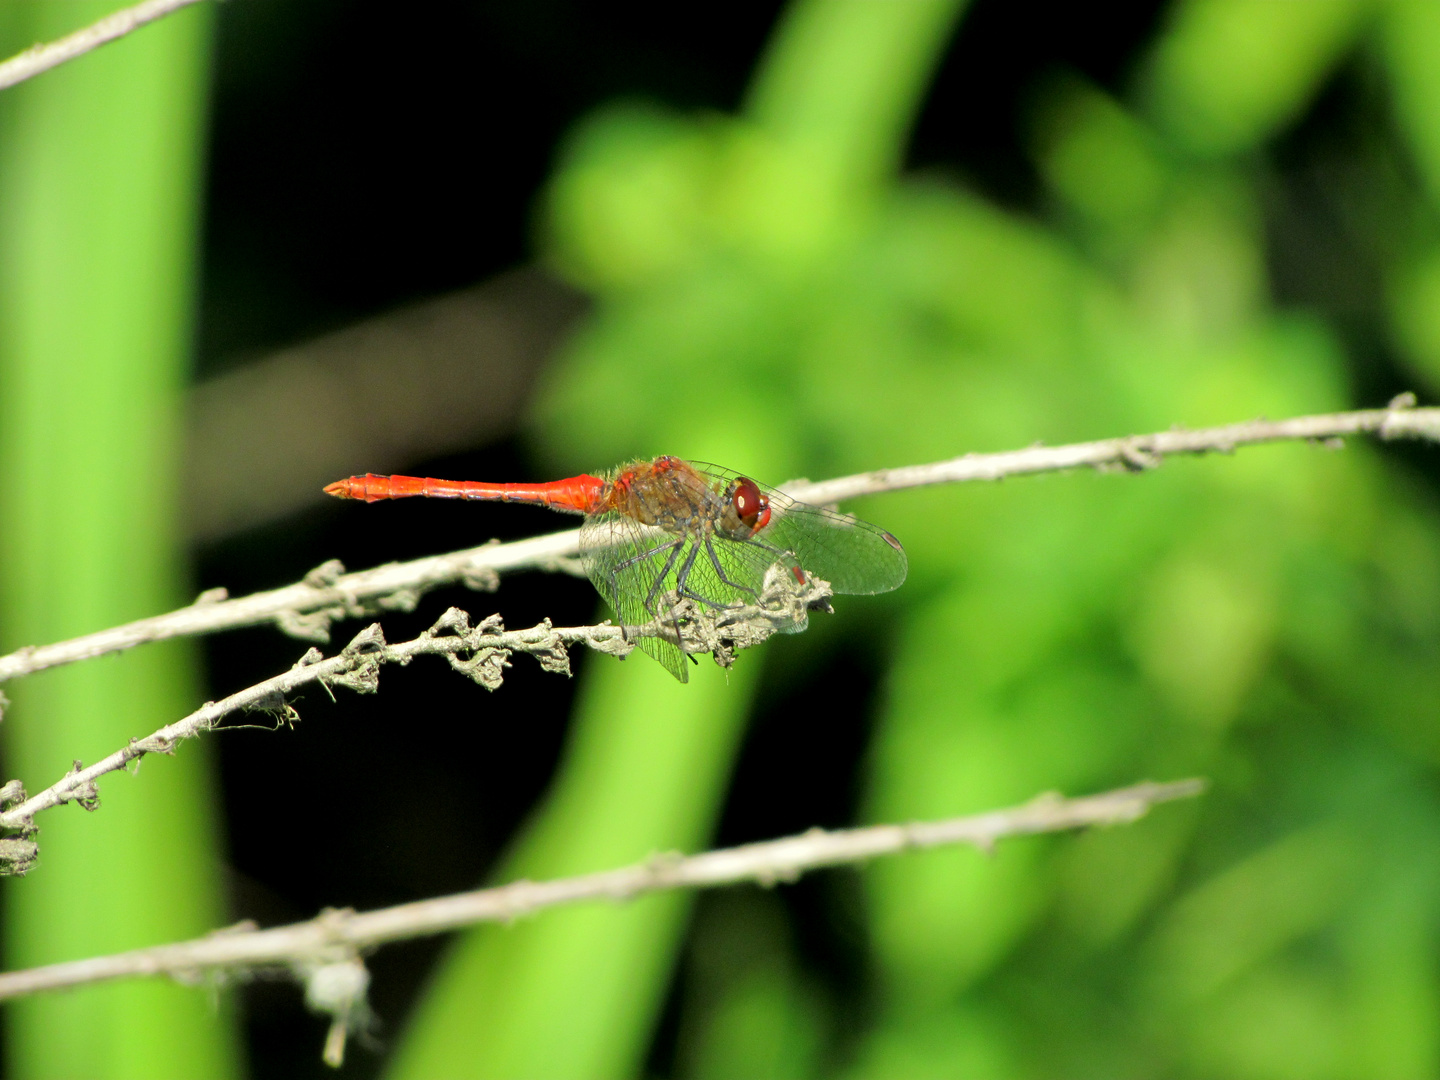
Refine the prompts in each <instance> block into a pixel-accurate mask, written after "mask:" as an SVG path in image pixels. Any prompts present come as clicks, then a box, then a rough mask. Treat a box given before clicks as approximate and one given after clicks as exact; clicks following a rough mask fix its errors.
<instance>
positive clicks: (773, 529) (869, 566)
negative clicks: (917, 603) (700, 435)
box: [690, 461, 909, 595]
mask: <svg viewBox="0 0 1440 1080" xmlns="http://www.w3.org/2000/svg"><path fill="white" fill-rule="evenodd" d="M690 464H691V465H692V466H694V467H695V469H696V470H697V471H698V472H701V473H703V474H704V475H705V476H707V477H709V478H710V479H711V480H712V481H713V482H715V483H717V484H719V485H720V489H721V490H724V489H725V488H727V487H728V486H729V485H730V484H731V483H732V482H733V481H735V480H736V479H737V478H738V475H739V474H737V473H734V472H731V471H730V470H729V469H723V468H720V467H718V466H715V465H710V464H708V463H706V462H700V461H692V462H691V463H690ZM757 486H758V487H759V488H760V490H761V491H762V492H763V493H764V494H765V496H766V497H767V498H768V499H769V500H770V523H769V524H768V525H766V526H765V528H763V529H761V530H760V531H759V532H758V533H756V534H755V536H754V538H753V539H752V540H751V541H750V542H749V543H748V544H726V545H725V546H726V547H755V546H761V547H764V548H767V549H769V550H770V551H772V552H782V553H786V554H788V555H790V556H791V557H792V558H793V559H794V560H795V562H796V563H798V564H799V565H800V566H802V567H803V568H804V569H806V570H808V571H809V572H810V573H811V574H813V575H814V576H816V577H818V578H823V579H824V580H826V581H828V582H829V583H830V586H831V588H833V589H834V590H835V591H836V592H837V593H846V594H849V595H868V594H870V593H882V592H890V591H891V590H892V589H898V588H899V587H900V586H901V585H902V584H903V583H904V581H905V575H906V573H907V572H908V570H909V562H908V560H907V559H906V558H905V549H904V548H903V547H901V546H900V541H899V540H896V539H895V537H893V536H891V535H890V534H889V533H888V532H886V531H885V530H884V529H879V528H876V527H875V526H874V525H871V524H870V523H869V522H866V521H861V520H860V519H859V518H857V517H855V516H853V515H851V514H839V513H836V512H835V511H833V510H826V509H825V508H824V507H820V506H811V505H809V504H808V503H802V502H796V501H795V500H794V499H792V498H790V497H789V496H788V495H786V494H784V493H783V492H779V491H776V490H774V489H773V488H768V487H766V486H765V485H764V484H760V485H757ZM770 561H771V562H773V561H774V556H773V555H772V557H771V558H770ZM766 565H767V566H768V565H769V563H768V562H767V564H766Z"/></svg>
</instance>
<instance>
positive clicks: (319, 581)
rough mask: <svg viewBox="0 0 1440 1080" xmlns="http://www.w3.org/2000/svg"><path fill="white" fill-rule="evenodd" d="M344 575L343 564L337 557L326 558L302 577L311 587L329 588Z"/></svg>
mask: <svg viewBox="0 0 1440 1080" xmlns="http://www.w3.org/2000/svg"><path fill="white" fill-rule="evenodd" d="M344 576H345V564H344V563H342V562H341V561H340V560H339V559H326V560H325V561H324V562H323V563H321V564H320V565H319V566H317V567H315V569H313V570H311V571H310V572H309V573H308V574H306V575H305V577H304V578H303V579H302V580H303V581H304V582H305V584H306V585H309V586H310V587H311V588H312V589H329V588H331V587H332V586H334V584H335V583H336V582H337V581H339V580H340V579H341V578H342V577H344Z"/></svg>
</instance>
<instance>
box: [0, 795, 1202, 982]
mask: <svg viewBox="0 0 1440 1080" xmlns="http://www.w3.org/2000/svg"><path fill="white" fill-rule="evenodd" d="M1203 789H1204V782H1203V781H1200V780H1180V781H1177V782H1175V783H1169V784H1155V783H1143V784H1136V785H1135V786H1133V787H1128V788H1122V789H1119V790H1117V791H1110V792H1106V793H1105V794H1102V795H1091V796H1087V797H1085V798H1078V799H1064V798H1061V797H1060V796H1058V795H1043V796H1041V797H1040V798H1038V799H1034V800H1032V801H1031V802H1028V803H1025V804H1023V805H1021V806H1016V807H1013V808H1011V809H1008V810H996V811H992V812H990V813H986V814H977V815H973V816H970V817H957V818H949V819H947V820H943V821H932V822H917V823H914V824H910V825H874V826H871V827H869V828H862V829H844V830H838V831H835V832H827V831H825V830H823V829H811V830H810V831H808V832H805V833H801V834H800V835H798V836H790V837H786V838H784V839H781V840H770V841H766V842H764V843H757V844H746V845H744V846H741V847H735V848H725V849H721V850H719V851H710V852H706V853H705V854H703V855H692V856H688V857H687V856H682V855H678V854H670V855H661V856H656V857H654V858H651V859H649V860H647V861H646V862H643V863H637V864H635V865H633V866H627V867H624V868H621V869H618V870H607V871H604V872H601V873H596V874H585V875H583V876H580V877H572V878H561V879H559V880H555V881H543V882H531V881H516V882H513V883H511V884H509V885H502V886H500V887H498V888H490V889H479V890H476V891H474V892H467V893H458V894H455V895H452V896H441V897H435V898H433V899H429V900H420V901H417V902H415V903H411V904H401V905H399V906H397V907H391V908H382V909H380V910H378V911H368V912H364V913H361V914H357V913H355V912H353V911H327V912H325V913H324V914H322V915H321V916H320V917H318V918H316V919H311V920H309V921H308V922H303V923H295V924H292V925H290V926H280V927H275V928H273V929H270V930H256V929H251V928H248V927H246V926H243V925H242V926H241V927H236V928H232V929H230V930H225V931H221V932H217V933H214V934H211V935H210V936H208V937H204V938H197V939H195V940H193V941H185V942H179V943H176V944H171V945H160V946H156V947H154V948H149V949H136V950H134V951H133V952H126V953H118V954H115V955H113V956H100V957H94V958H92V959H88V960H74V961H70V962H68V963H63V964H51V965H49V966H47V967H40V968H32V969H29V970H25V971H12V972H8V973H5V974H0V999H5V998H13V997H19V996H22V995H25V994H33V993H35V992H37V991H41V990H57V989H61V988H65V987H73V986H80V985H83V984H86V983H95V982H102V981H106V980H110V979H121V978H129V977H135V976H142V975H170V976H174V977H176V978H180V979H184V980H186V981H193V980H196V979H200V978H204V977H205V976H207V975H210V974H214V973H217V972H218V973H224V972H232V971H237V970H239V971H244V970H251V969H255V968H262V967H276V966H279V967H284V968H287V969H290V970H292V971H300V972H307V971H311V970H314V969H315V968H316V966H317V965H318V966H320V967H321V968H322V969H323V968H325V967H327V966H330V965H334V964H346V963H354V960H355V958H356V957H357V956H358V953H359V951H360V950H363V949H369V948H373V947H375V946H378V945H382V944H385V943H387V942H393V941H403V940H406V939H410V938H416V937H423V936H427V935H430V934H439V933H444V932H445V931H449V930H455V929H457V928H459V927H462V926H469V925H471V924H474V923H480V922H508V921H510V920H512V919H515V918H518V917H520V916H522V915H532V914H534V913H536V912H539V911H543V910H545V909H547V908H552V907H558V906H561V905H564V904H575V903H581V902H584V901H589V900H617V901H618V900H628V899H630V898H632V897H635V896H639V895H641V894H643V893H649V892H655V891H657V890H661V889H683V888H712V887H714V886H717V885H731V884H735V883H737V882H743V881H754V882H759V883H760V884H762V885H771V884H774V883H775V882H777V881H793V880H794V879H795V878H797V877H799V876H800V875H801V874H802V873H804V872H806V871H807V870H814V869H817V868H819V867H825V866H837V865H840V864H844V863H856V862H863V861H864V860H867V859H872V858H875V857H877V856H880V855H891V854H895V853H897V852H902V851H908V850H912V849H917V848H931V847H940V846H945V845H954V844H971V845H973V846H975V847H978V848H981V849H982V850H989V849H990V848H991V847H992V846H993V845H994V844H995V843H996V842H997V841H998V840H1001V839H1003V838H1005V837H1009V836H1027V835H1032V834H1035V833H1046V832H1058V831H1062V830H1066V829H1077V828H1084V827H1086V826H1091V825H1116V824H1124V823H1127V822H1131V821H1134V820H1136V819H1137V818H1139V817H1142V816H1143V815H1144V814H1145V813H1146V811H1148V810H1149V808H1150V807H1151V806H1153V805H1155V804H1156V803H1161V802H1167V801H1170V800H1174V799H1184V798H1190V797H1192V796H1194V795H1197V794H1199V793H1200V792H1201V791H1202V790H1203ZM351 1001H352V1002H353V995H352V997H351Z"/></svg>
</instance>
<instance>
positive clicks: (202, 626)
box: [0, 395, 1440, 682]
mask: <svg viewBox="0 0 1440 1080" xmlns="http://www.w3.org/2000/svg"><path fill="white" fill-rule="evenodd" d="M1413 404H1414V398H1413V397H1412V396H1410V395H1401V396H1400V397H1399V398H1397V399H1396V400H1395V401H1393V402H1391V404H1390V406H1389V407H1388V408H1385V409H1363V410H1360V411H1357V412H1343V413H1327V414H1324V415H1318V416H1301V417H1295V418H1293V419H1290V420H1275V421H1270V420H1252V421H1248V422H1245V423H1240V424H1228V425H1225V426H1223V427H1214V428H1202V429H1199V430H1196V431H1185V430H1180V429H1176V430H1172V431H1161V432H1155V433H1152V434H1149V435H1129V436H1125V437H1123V438H1118V439H1105V440H1101V441H1099V442H1088V443H1073V444H1071V445H1068V446H1054V447H1043V446H1036V447H1030V448H1028V449H1025V450H1009V451H1004V452H1001V453H994V454H966V455H965V456H964V457H959V458H954V459H951V460H949V461H940V462H935V463H933V464H930V465H912V466H907V467H903V468H897V469H884V470H879V471H876V472H869V473H860V474H857V475H855V476H846V477H840V478H838V479H835V480H826V481H823V482H821V483H808V482H807V483H799V482H797V483H793V484H787V485H785V492H786V494H788V495H790V496H791V497H793V498H796V499H799V500H801V501H803V502H813V503H822V504H823V503H834V502H839V501H841V500H843V499H851V498H855V497H856V496H859V495H874V494H879V493H881V492H886V491H900V490H903V489H906V488H913V487H924V486H927V485H930V484H950V483H960V482H964V481H972V480H1001V479H1004V478H1005V477H1007V476H1023V475H1028V474H1032V473H1041V472H1057V471H1063V470H1066V469H1075V468H1093V469H1100V470H1110V469H1115V470H1126V471H1130V472H1140V471H1145V470H1148V469H1151V468H1154V467H1155V466H1157V465H1159V464H1160V463H1161V461H1163V460H1164V459H1165V458H1166V457H1169V456H1171V455H1175V454H1208V453H1229V452H1230V451H1232V450H1234V449H1236V448H1237V447H1241V446H1253V445H1255V444H1257V443H1266V442H1279V441H1284V440H1291V439H1305V440H1310V441H1318V442H1326V443H1331V442H1333V440H1336V439H1340V438H1343V437H1344V436H1346V435H1359V434H1374V435H1378V436H1379V437H1380V438H1382V439H1387V440H1389V439H1424V440H1427V441H1430V442H1440V408H1425V409H1416V408H1412V407H1411V406H1412V405H1413ZM578 539H579V533H578V530H573V529H572V530H567V531H565V532H559V533H551V534H549V535H546V536H538V537H534V538H532V539H529V540H521V541H518V542H516V543H512V544H487V545H484V546H482V547H478V548H470V549H467V550H464V551H455V552H451V553H449V554H446V555H433V556H430V557H428V558H424V559H416V560H414V561H412V562H406V563H389V564H386V565H384V566H378V567H375V568H374V569H371V570H363V571H359V572H356V573H353V574H350V573H346V572H345V568H344V567H343V566H341V565H340V563H339V562H337V561H331V562H329V563H326V564H325V565H323V566H320V567H317V568H316V569H315V570H313V571H311V572H310V574H308V575H306V578H305V580H304V581H302V582H299V583H297V584H294V585H287V586H285V587H283V588H280V589H271V590H269V591H267V592H260V593H252V594H251V595H249V596H245V597H240V598H237V599H234V600H230V599H226V598H225V594H224V590H214V591H213V592H211V593H206V594H203V595H202V596H201V597H200V599H199V600H197V601H196V602H195V603H194V604H192V605H191V606H189V607H186V608H181V609H180V610H178V611H172V612H169V613H168V614H165V615H158V616H155V617H153V618H149V619H141V620H139V621H138V622H133V623H127V624H126V625H124V626H117V627H113V628H111V629H109V630H101V631H99V632H97V633H94V634H87V635H85V636H84V637H78V638H72V639H71V640H69V641H61V642H57V643H55V644H53V645H42V646H38V647H37V646H27V647H25V648H23V649H20V650H18V651H16V652H13V653H10V654H9V655H7V656H0V682H4V681H5V680H7V679H13V678H16V677H17V676H20V675H27V674H29V673H31V672H34V671H41V670H43V669H45V668H51V667H57V666H59V665H61V664H68V663H72V662H74V661H76V660H87V659H90V658H91V657H95V656H101V655H104V654H105V653H111V652H118V651H120V650H122V649H129V648H131V647H133V646H135V645H140V644H143V643H144V642H147V641H160V640H163V639H165V638H172V637H180V636H188V635H194V634H210V633H215V632H217V631H220V630H233V629H236V628H239V627H242V626H255V625H258V624H261V623H267V622H273V623H275V624H276V625H277V626H278V627H279V628H280V629H281V630H283V631H285V632H286V633H288V634H290V635H292V636H294V637H298V638H301V639H303V640H307V641H319V642H324V641H328V640H329V627H330V624H331V623H332V622H333V621H334V620H336V619H340V618H355V617H362V616H365V615H373V614H375V613H376V612H378V611H383V610H386V609H396V610H406V611H408V610H410V609H412V608H413V607H414V606H415V605H416V603H418V602H419V599H420V597H421V596H422V595H424V594H425V593H426V592H429V591H430V590H432V589H435V588H438V587H440V586H444V585H452V584H456V583H461V582H463V583H464V584H466V585H467V586H469V587H470V588H472V589H478V590H483V591H493V590H494V589H495V588H497V587H498V585H499V575H500V574H502V573H508V572H510V571H514V570H522V569H539V570H552V571H553V570H564V571H568V572H572V573H573V572H577V569H578V567H577V564H576V556H577V555H578V554H579V544H578Z"/></svg>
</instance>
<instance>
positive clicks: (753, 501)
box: [730, 476, 770, 534]
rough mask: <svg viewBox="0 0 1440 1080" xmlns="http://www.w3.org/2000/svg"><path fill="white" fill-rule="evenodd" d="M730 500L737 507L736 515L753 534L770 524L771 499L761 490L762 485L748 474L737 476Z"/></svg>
mask: <svg viewBox="0 0 1440 1080" xmlns="http://www.w3.org/2000/svg"><path fill="white" fill-rule="evenodd" d="M730 501H731V504H732V505H733V506H734V508H735V516H736V517H737V518H739V519H740V523H741V524H742V525H744V526H745V527H746V528H747V529H749V530H750V532H751V533H752V534H753V533H757V532H759V531H760V530H761V529H763V528H764V527H765V526H766V525H768V524H770V500H769V499H767V498H766V497H765V495H764V494H763V493H762V492H761V491H760V485H758V484H757V483H755V481H754V480H751V479H750V478H749V477H748V476H741V477H737V478H736V480H735V487H734V489H733V491H732V492H731V494H730Z"/></svg>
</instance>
